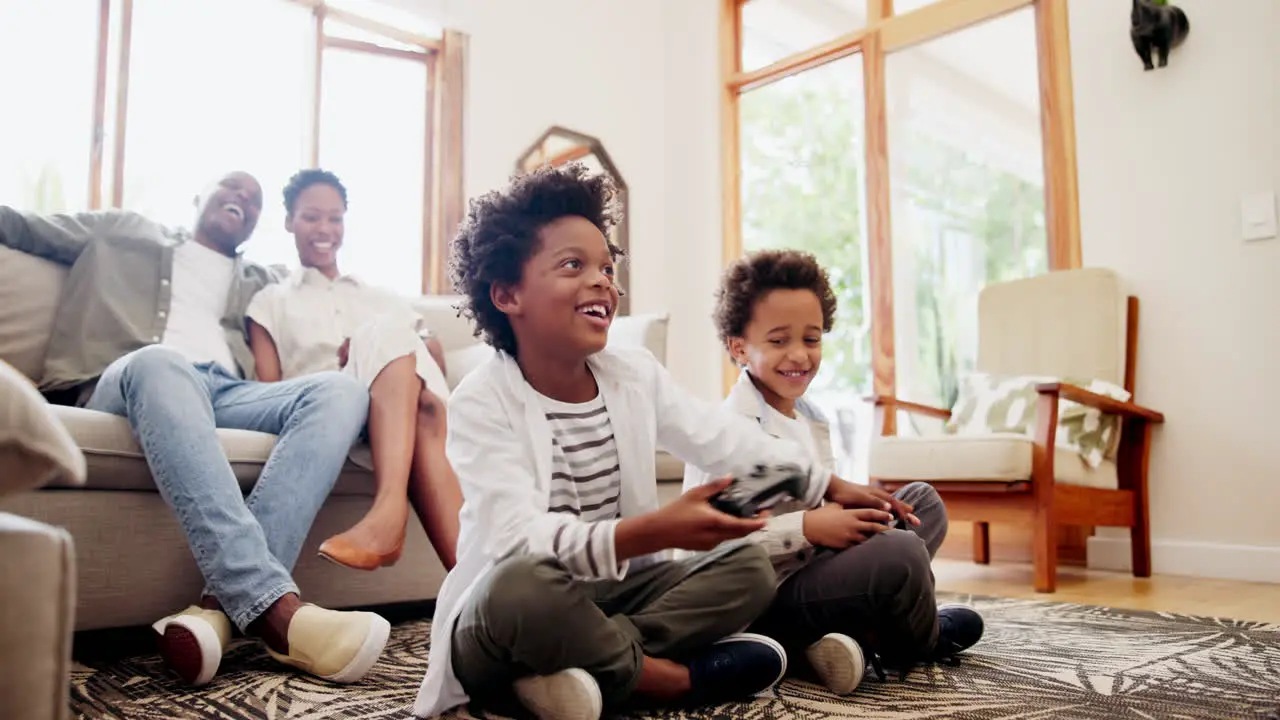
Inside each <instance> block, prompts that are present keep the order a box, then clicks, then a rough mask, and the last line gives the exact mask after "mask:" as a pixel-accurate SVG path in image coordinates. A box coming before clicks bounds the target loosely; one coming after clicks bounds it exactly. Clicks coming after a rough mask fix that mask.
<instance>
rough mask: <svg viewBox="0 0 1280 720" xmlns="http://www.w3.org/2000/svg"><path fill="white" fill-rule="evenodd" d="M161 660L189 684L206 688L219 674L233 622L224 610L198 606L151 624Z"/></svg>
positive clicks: (229, 640) (229, 641)
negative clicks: (155, 634) (157, 636)
mask: <svg viewBox="0 0 1280 720" xmlns="http://www.w3.org/2000/svg"><path fill="white" fill-rule="evenodd" d="M151 627H153V628H154V629H155V631H156V633H157V634H159V636H160V638H159V651H160V657H162V658H164V661H165V662H166V663H167V664H168V665H169V667H170V669H172V670H173V671H174V672H175V673H177V675H178V677H180V678H182V680H183V682H185V683H187V684H188V685H195V686H197V687H198V686H200V685H206V684H208V682H209V681H210V680H212V679H213V676H214V675H215V674H217V672H218V666H219V665H220V664H221V663H222V654H223V653H224V652H226V650H227V645H229V644H230V643H231V619H230V618H228V617H227V616H226V614H225V613H223V612H222V611H221V610H207V609H205V608H202V607H198V606H196V605H192V606H191V607H189V608H187V609H186V610H183V611H182V612H180V613H178V614H177V615H170V616H169V617H166V618H164V619H162V620H158V621H156V623H155V624H154V625H152V626H151Z"/></svg>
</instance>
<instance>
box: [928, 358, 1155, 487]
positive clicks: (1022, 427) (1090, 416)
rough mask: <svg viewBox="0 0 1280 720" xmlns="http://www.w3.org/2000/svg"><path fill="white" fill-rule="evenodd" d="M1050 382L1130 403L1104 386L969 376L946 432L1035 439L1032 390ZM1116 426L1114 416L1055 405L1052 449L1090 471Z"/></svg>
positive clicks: (1114, 387)
mask: <svg viewBox="0 0 1280 720" xmlns="http://www.w3.org/2000/svg"><path fill="white" fill-rule="evenodd" d="M1051 382H1064V383H1068V384H1071V385H1077V386H1079V387H1082V388H1084V389H1085V390H1089V391H1090V392H1094V393H1097V394H1099V395H1105V396H1107V397H1110V398H1114V399H1116V400H1121V401H1127V400H1128V399H1129V391H1127V390H1125V389H1124V388H1122V387H1119V386H1118V385H1114V384H1112V383H1109V382H1106V381H1103V380H1085V379H1077V378H1056V377H1050V376H1045V375H1015V376H1003V375H992V374H989V373H971V374H969V375H968V376H966V377H965V378H964V379H963V380H962V381H961V383H960V394H959V396H958V397H957V398H956V404H955V407H953V408H952V410H951V419H950V420H949V421H947V426H946V431H947V432H948V433H950V434H952V435H989V434H991V433H1017V434H1020V435H1026V436H1028V437H1029V436H1031V435H1033V434H1034V433H1035V415H1036V396H1037V394H1038V393H1037V392H1036V385H1037V384H1039V383H1051ZM1119 425H1120V418H1119V417H1118V416H1116V415H1109V414H1104V413H1103V412H1101V411H1099V410H1095V409H1094V408H1091V407H1087V406H1085V405H1081V404H1079V403H1076V402H1073V401H1071V400H1065V399H1064V400H1061V401H1059V403H1058V432H1057V436H1056V440H1055V443H1054V444H1055V445H1057V446H1058V447H1061V448H1066V449H1069V450H1073V451H1075V452H1078V453H1079V454H1080V458H1081V459H1082V460H1084V461H1085V463H1086V464H1088V466H1089V467H1091V468H1097V467H1098V466H1099V465H1101V464H1102V460H1103V458H1105V457H1106V456H1107V455H1108V454H1109V453H1110V451H1111V449H1112V446H1113V443H1112V441H1113V440H1114V439H1115V437H1116V433H1117V432H1118V430H1119Z"/></svg>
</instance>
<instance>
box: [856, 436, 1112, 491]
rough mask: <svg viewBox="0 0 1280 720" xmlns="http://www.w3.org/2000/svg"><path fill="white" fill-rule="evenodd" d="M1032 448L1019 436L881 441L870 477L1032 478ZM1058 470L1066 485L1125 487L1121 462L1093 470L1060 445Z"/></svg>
mask: <svg viewBox="0 0 1280 720" xmlns="http://www.w3.org/2000/svg"><path fill="white" fill-rule="evenodd" d="M1031 446H1032V441H1031V439H1030V438H1028V437H1026V436H1025V435H1020V434H1017V433H988V434H986V435H970V436H963V435H936V436H914V437H894V436H889V437H878V438H875V439H874V444H873V448H872V452H871V455H870V458H869V460H870V467H869V475H870V476H871V477H873V478H876V479H879V480H898V481H904V480H911V481H914V480H920V481H924V482H930V483H945V482H947V481H968V482H975V481H979V482H980V481H1007V482H1012V481H1017V480H1030V479H1031ZM1053 467H1054V476H1055V477H1054V479H1055V480H1056V481H1057V482H1060V483H1063V484H1065V485H1081V486H1084V487H1095V488H1100V489H1106V490H1114V489H1116V488H1118V487H1119V483H1118V481H1117V476H1116V464H1115V463H1114V462H1112V461H1110V460H1103V461H1102V462H1101V463H1099V465H1098V466H1097V467H1096V468H1094V467H1090V466H1089V465H1088V464H1086V463H1085V462H1084V460H1083V459H1082V458H1081V457H1080V453H1078V452H1076V451H1074V450H1070V449H1067V448H1063V447H1061V446H1059V447H1057V448H1055V451H1054V454H1053Z"/></svg>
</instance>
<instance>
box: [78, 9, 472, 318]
mask: <svg viewBox="0 0 1280 720" xmlns="http://www.w3.org/2000/svg"><path fill="white" fill-rule="evenodd" d="M285 1H286V2H291V3H293V4H295V5H301V6H304V7H306V8H308V9H309V10H310V11H311V13H312V16H313V20H314V21H313V29H312V37H313V41H312V42H313V49H314V55H313V59H312V62H311V64H310V67H309V68H308V75H309V76H308V77H307V78H305V79H304V82H306V83H307V84H308V87H309V90H310V93H311V98H310V108H309V118H308V123H307V134H308V137H307V147H308V157H307V161H308V162H309V163H310V165H311V166H312V167H318V166H319V162H320V150H321V148H320V107H321V94H322V92H323V77H324V76H323V64H324V51H325V49H326V48H340V49H344V50H349V51H355V52H364V53H370V54H376V55H384V56H389V57H398V58H402V59H406V60H417V61H421V62H422V63H424V65H425V66H426V72H427V94H426V96H425V97H424V98H423V102H424V103H425V104H426V108H427V112H426V119H427V121H426V136H427V142H426V143H425V145H426V155H425V158H424V167H425V169H426V170H425V171H426V178H425V183H424V185H423V228H422V246H423V247H422V251H423V252H422V258H423V259H422V292H423V294H430V293H439V292H447V291H448V288H449V283H448V282H447V280H446V278H445V275H446V273H445V265H446V263H447V260H448V257H447V248H446V247H445V245H446V243H447V239H448V238H450V237H452V235H453V233H454V232H455V231H456V229H457V226H458V224H459V223H460V222H461V219H462V214H463V208H464V203H465V194H464V190H463V172H462V167H463V156H462V152H463V136H462V133H463V126H464V117H463V113H464V110H465V103H464V95H463V91H464V89H465V84H466V53H467V36H466V35H465V34H463V33H460V32H457V31H454V30H445V31H444V33H443V37H439V38H434V37H429V36H426V35H422V34H419V33H415V32H411V31H408V30H404V29H403V28H399V27H396V26H394V25H389V24H387V23H384V22H381V21H378V20H374V19H372V18H367V17H364V16H362V15H359V14H357V13H353V12H350V11H347V10H344V9H342V8H339V7H334V6H333V5H330V4H329V3H328V2H326V1H325V0H285ZM328 20H332V21H334V22H337V23H341V24H343V25H347V26H350V27H353V28H356V29H358V30H361V31H363V32H366V33H371V34H374V35H378V36H380V37H383V38H386V39H387V40H389V41H393V42H395V43H398V44H400V45H408V46H413V47H414V48H415V49H412V50H410V49H405V48H403V47H386V46H383V45H380V44H378V43H376V42H369V41H362V40H351V39H348V38H342V37H335V36H332V35H329V34H327V33H326V32H325V23H326V21H328ZM112 23H117V24H118V25H117V27H118V37H119V46H118V48H117V52H116V55H115V57H114V61H115V63H116V66H115V68H114V69H113V68H112V67H111V62H112V60H113V58H112V57H111V52H110V40H111V29H112ZM132 31H133V0H99V3H98V38H97V43H98V44H97V58H96V67H95V84H94V99H93V118H92V126H91V129H90V132H91V137H92V142H91V143H90V150H89V153H90V154H89V178H88V182H89V209H91V210H99V209H102V208H104V207H115V208H119V207H121V206H122V205H123V204H124V185H125V180H124V167H125V161H126V159H127V153H126V150H127V148H126V147H125V135H126V134H125V130H126V123H127V121H128V115H129V60H130V56H131V54H132ZM109 77H114V79H115V80H116V86H115V98H114V103H113V104H114V111H115V125H114V128H113V131H114V132H113V133H112V135H111V138H110V148H111V152H112V166H111V169H112V177H111V182H110V184H109V188H110V191H109V193H107V192H104V182H103V181H104V178H103V175H104V173H105V153H106V151H107V150H106V148H107V140H108V138H107V122H106V119H107V107H108V104H109V103H108V97H107V94H108V78H109ZM104 195H109V203H108V198H106V197H104Z"/></svg>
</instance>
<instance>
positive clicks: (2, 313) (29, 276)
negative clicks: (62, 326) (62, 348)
mask: <svg viewBox="0 0 1280 720" xmlns="http://www.w3.org/2000/svg"><path fill="white" fill-rule="evenodd" d="M66 277H67V268H66V267H64V266H62V265H59V264H57V263H53V262H49V261H48V260H44V259H42V258H38V257H36V256H34V255H29V254H27V253H24V252H19V251H17V250H12V249H10V248H7V247H0V360H3V361H5V362H7V363H9V364H10V365H13V366H14V367H15V368H17V369H18V371H19V372H21V373H22V374H23V375H26V376H27V377H29V378H31V379H32V380H34V381H35V382H36V383H39V382H40V378H41V376H43V375H44V354H45V350H46V348H48V346H49V336H50V335H51V334H52V332H53V316H54V313H56V312H57V310H58V297H59V296H60V295H61V293H62V283H63V280H65V279H66Z"/></svg>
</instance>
